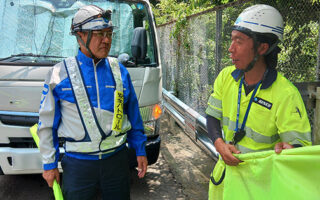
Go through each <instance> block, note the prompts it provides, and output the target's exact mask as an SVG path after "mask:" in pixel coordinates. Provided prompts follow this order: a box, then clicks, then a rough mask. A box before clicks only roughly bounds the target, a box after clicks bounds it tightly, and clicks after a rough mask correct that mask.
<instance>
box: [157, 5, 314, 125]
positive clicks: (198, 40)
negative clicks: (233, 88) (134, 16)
mask: <svg viewBox="0 0 320 200" xmlns="http://www.w3.org/2000/svg"><path fill="white" fill-rule="evenodd" d="M313 1H314V0H244V1H238V2H234V3H231V4H227V5H225V6H220V7H216V8H213V9H210V10H207V11H205V12H202V13H198V14H196V15H192V16H190V17H187V18H186V19H185V20H184V21H180V22H171V23H167V24H164V25H160V26H158V33H159V39H160V51H161V52H160V53H161V61H162V65H163V87H164V88H165V89H166V90H169V91H173V92H174V94H175V95H176V96H177V97H178V98H179V99H180V100H182V101H183V102H184V103H186V104H187V105H189V106H190V107H192V108H193V109H195V110H196V111H197V112H199V113H200V114H201V115H203V116H205V112H204V111H205V109H206V107H207V100H208V97H209V95H210V94H211V93H212V90H213V88H212V87H213V82H214V80H215V78H216V77H217V75H218V73H219V72H220V71H221V69H222V68H224V67H226V66H229V65H232V63H231V59H230V58H229V52H228V48H229V45H230V42H231V40H230V34H231V27H232V25H233V24H234V21H235V20H236V18H237V16H238V15H239V14H240V13H241V12H242V11H243V10H244V9H245V8H246V7H248V6H251V5H253V4H256V3H263V4H268V5H271V6H273V7H275V8H277V9H278V10H279V11H280V13H281V14H282V16H283V18H284V22H285V29H284V41H283V42H282V43H281V44H280V45H279V46H280V48H281V49H282V51H281V53H280V54H279V57H278V66H277V70H278V71H280V72H281V73H282V74H283V75H284V76H285V77H287V78H288V79H289V80H290V81H292V82H314V81H319V65H320V64H319V63H320V61H319V54H320V52H319V51H320V48H319V47H320V42H319V28H320V26H319V21H320V4H319V3H313ZM308 113H309V118H310V121H311V124H312V121H313V109H308Z"/></svg>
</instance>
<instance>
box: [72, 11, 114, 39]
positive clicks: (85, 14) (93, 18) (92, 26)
mask: <svg viewBox="0 0 320 200" xmlns="http://www.w3.org/2000/svg"><path fill="white" fill-rule="evenodd" d="M109 27H110V28H113V26H112V21H111V10H103V9H102V8H100V7H98V6H95V5H87V6H84V7H81V8H80V9H79V10H78V11H77V12H76V14H75V15H74V18H73V19H72V25H71V33H72V34H75V33H76V32H78V31H79V32H83V31H92V30H101V29H105V28H109Z"/></svg>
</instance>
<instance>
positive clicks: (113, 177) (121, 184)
mask: <svg viewBox="0 0 320 200" xmlns="http://www.w3.org/2000/svg"><path fill="white" fill-rule="evenodd" d="M61 166H62V169H63V174H62V191H63V196H64V199H65V200H93V199H97V194H98V193H99V192H100V193H101V196H102V199H103V200H129V199H130V180H129V179H130V170H129V163H128V149H127V147H125V148H123V149H122V150H120V151H119V152H117V153H116V154H114V155H112V156H110V157H108V158H106V159H103V160H81V159H76V158H72V157H69V156H66V155H65V156H64V157H63V158H62V161H61ZM99 190H100V191H99Z"/></svg>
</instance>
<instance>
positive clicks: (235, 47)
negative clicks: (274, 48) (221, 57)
mask: <svg viewBox="0 0 320 200" xmlns="http://www.w3.org/2000/svg"><path fill="white" fill-rule="evenodd" d="M229 52H230V58H231V59H232V63H233V64H234V65H235V66H236V68H237V69H241V70H244V69H246V67H247V66H248V65H249V63H250V62H251V61H252V60H253V58H254V48H253V39H252V38H250V37H249V36H247V35H246V34H244V33H241V32H240V31H236V30H233V31H232V33H231V45H230V47H229Z"/></svg>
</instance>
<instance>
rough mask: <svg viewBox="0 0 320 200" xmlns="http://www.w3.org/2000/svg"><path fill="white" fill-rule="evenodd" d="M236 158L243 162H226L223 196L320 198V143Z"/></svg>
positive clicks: (242, 197)
mask: <svg viewBox="0 0 320 200" xmlns="http://www.w3.org/2000/svg"><path fill="white" fill-rule="evenodd" d="M236 157H238V158H239V159H240V160H242V161H243V162H242V163H241V164H240V165H239V166H236V167H234V166H228V165H227V168H226V176H225V180H224V198H223V199H225V200H229V199H230V200H234V199H240V200H241V199H245V200H250V199H254V200H256V199H258V200H264V199H265V200H270V199H271V200H273V199H274V200H277V199H290V200H301V199H303V200H319V199H320V145H317V146H308V147H300V148H294V149H288V150H283V151H282V152H281V153H280V154H276V153H275V152H274V151H273V150H272V151H271V150H270V151H263V152H257V153H248V154H238V155H236Z"/></svg>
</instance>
